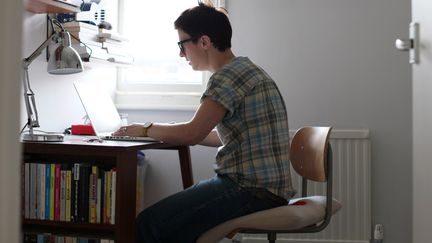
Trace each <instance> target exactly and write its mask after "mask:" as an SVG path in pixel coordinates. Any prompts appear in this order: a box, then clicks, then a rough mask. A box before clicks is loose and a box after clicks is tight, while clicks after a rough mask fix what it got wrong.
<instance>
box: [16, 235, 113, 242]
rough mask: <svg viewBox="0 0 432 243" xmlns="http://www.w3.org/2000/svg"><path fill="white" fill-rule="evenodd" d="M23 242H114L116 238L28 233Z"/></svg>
mask: <svg viewBox="0 0 432 243" xmlns="http://www.w3.org/2000/svg"><path fill="white" fill-rule="evenodd" d="M23 243H114V240H109V239H93V238H83V237H73V236H56V235H51V234H31V233H26V234H24V235H23Z"/></svg>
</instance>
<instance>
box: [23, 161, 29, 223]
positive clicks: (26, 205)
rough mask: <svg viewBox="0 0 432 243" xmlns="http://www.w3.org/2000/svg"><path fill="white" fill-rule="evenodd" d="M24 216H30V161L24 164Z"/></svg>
mask: <svg viewBox="0 0 432 243" xmlns="http://www.w3.org/2000/svg"><path fill="white" fill-rule="evenodd" d="M24 218H26V219H28V218H30V163H25V164H24Z"/></svg>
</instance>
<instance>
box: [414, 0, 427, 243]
mask: <svg viewBox="0 0 432 243" xmlns="http://www.w3.org/2000/svg"><path fill="white" fill-rule="evenodd" d="M412 21H413V22H417V23H419V33H420V35H419V36H420V60H419V63H418V64H414V65H413V243H428V242H431V239H432V230H431V219H432V210H431V206H432V1H431V0H412Z"/></svg>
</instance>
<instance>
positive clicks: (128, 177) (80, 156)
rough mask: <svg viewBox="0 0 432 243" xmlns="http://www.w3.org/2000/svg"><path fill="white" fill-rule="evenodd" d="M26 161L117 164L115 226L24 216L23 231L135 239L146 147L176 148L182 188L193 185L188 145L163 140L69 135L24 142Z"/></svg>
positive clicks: (121, 240) (131, 242)
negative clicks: (139, 173)
mask: <svg viewBox="0 0 432 243" xmlns="http://www.w3.org/2000/svg"><path fill="white" fill-rule="evenodd" d="M22 145H23V154H24V157H23V160H24V163H28V162H35V163H38V162H39V163H47V162H48V163H50V162H51V163H66V164H73V163H77V162H79V163H81V162H92V163H96V164H99V165H110V166H115V167H116V170H117V181H116V199H115V200H116V208H115V215H116V218H115V225H108V224H90V223H71V222H59V221H49V220H34V219H23V231H24V232H41V233H43V232H51V233H53V234H56V233H61V234H66V235H84V236H94V237H98V236H104V237H107V236H108V237H109V238H113V239H114V240H115V242H119V243H134V242H135V209H136V205H135V202H136V181H137V180H136V174H137V152H138V151H139V150H146V149H169V150H177V151H178V154H179V160H180V168H181V174H182V180H183V187H184V188H187V187H189V186H191V185H192V184H193V175H192V166H191V159H190V150H189V146H179V145H170V144H165V143H161V142H119V141H103V142H102V143H100V142H86V141H85V140H83V137H80V136H66V137H65V141H64V142H44V143H40V142H37V143H33V142H23V143H22Z"/></svg>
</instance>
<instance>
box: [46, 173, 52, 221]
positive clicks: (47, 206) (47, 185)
mask: <svg viewBox="0 0 432 243" xmlns="http://www.w3.org/2000/svg"><path fill="white" fill-rule="evenodd" d="M50 188H51V164H46V166H45V219H46V220H49V219H50V193H51V192H50Z"/></svg>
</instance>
